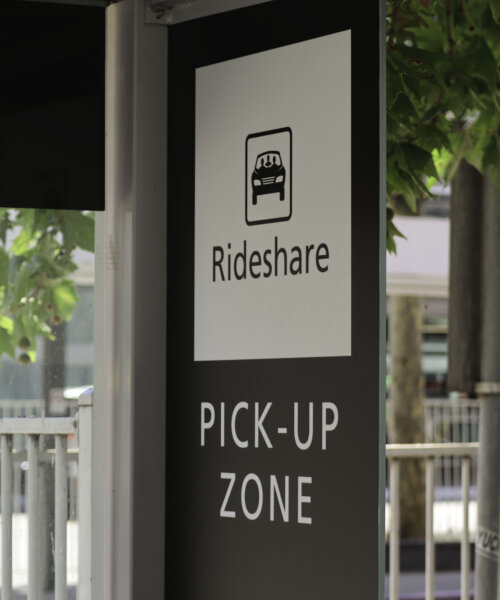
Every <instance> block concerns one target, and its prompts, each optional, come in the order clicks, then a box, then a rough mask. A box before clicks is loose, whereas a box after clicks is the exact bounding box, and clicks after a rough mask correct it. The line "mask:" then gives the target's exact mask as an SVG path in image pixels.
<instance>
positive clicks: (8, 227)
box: [0, 208, 94, 364]
mask: <svg viewBox="0 0 500 600" xmlns="http://www.w3.org/2000/svg"><path fill="white" fill-rule="evenodd" d="M77 247H79V248H82V249H84V250H89V251H93V250H94V218H93V215H92V214H85V213H80V212H76V211H59V210H40V209H36V210H34V209H20V210H12V209H7V208H0V306H1V308H0V355H2V354H4V353H5V354H8V355H9V356H11V357H12V358H17V360H19V362H20V363H21V364H29V363H30V362H32V361H34V360H35V359H36V349H35V339H36V337H37V336H43V337H46V338H49V339H54V335H53V333H52V328H51V325H53V324H54V325H57V324H59V323H61V322H63V321H68V320H69V319H71V315H72V313H73V309H74V307H75V305H76V303H77V302H78V295H77V292H76V287H75V284H74V282H73V281H72V280H71V279H69V278H68V276H69V275H70V274H71V273H72V272H74V271H75V270H76V268H77V266H76V264H75V262H74V261H73V254H74V250H75V249H76V248H77Z"/></svg>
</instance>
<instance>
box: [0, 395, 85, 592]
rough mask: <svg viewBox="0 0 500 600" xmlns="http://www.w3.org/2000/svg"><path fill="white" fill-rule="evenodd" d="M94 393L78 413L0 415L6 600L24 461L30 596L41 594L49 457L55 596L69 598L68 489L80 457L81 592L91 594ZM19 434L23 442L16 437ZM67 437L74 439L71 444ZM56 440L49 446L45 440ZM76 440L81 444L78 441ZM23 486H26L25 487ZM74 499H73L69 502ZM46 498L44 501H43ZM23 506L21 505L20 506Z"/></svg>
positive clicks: (3, 589) (10, 586) (0, 496)
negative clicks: (18, 482)
mask: <svg viewBox="0 0 500 600" xmlns="http://www.w3.org/2000/svg"><path fill="white" fill-rule="evenodd" d="M91 410H92V394H87V395H83V396H82V397H81V398H80V400H79V409H78V413H77V415H76V416H75V417H51V418H44V417H30V418H26V417H18V418H16V417H13V418H10V417H9V418H0V453H1V461H0V468H1V479H0V503H1V524H2V527H1V550H2V558H1V569H2V572H1V593H2V600H12V598H13V581H12V571H13V560H12V559H13V531H12V522H13V516H14V515H13V512H14V509H15V508H16V502H15V500H16V497H15V496H16V493H17V492H19V490H16V485H15V473H19V472H20V468H19V467H20V465H21V464H24V470H25V473H26V488H27V489H26V491H27V494H26V496H27V519H28V551H27V553H28V574H27V591H28V599H29V600H41V598H42V572H41V563H42V559H41V556H42V555H43V552H41V535H42V525H43V520H44V519H46V518H47V514H46V513H43V514H42V511H41V506H43V505H44V502H42V500H46V498H43V497H42V495H43V493H44V492H43V486H42V485H41V483H42V481H43V477H42V469H43V466H44V465H45V464H47V463H50V464H51V465H53V467H54V506H53V507H47V510H50V511H51V512H53V514H54V531H53V556H54V559H53V562H54V599H55V600H67V598H68V587H67V526H68V506H70V505H71V493H70V490H69V489H68V482H69V481H71V480H72V479H73V480H74V477H73V478H71V477H70V471H69V467H70V465H71V463H73V464H74V462H75V461H77V462H78V479H79V485H78V500H77V504H78V520H79V536H78V539H79V541H78V557H79V558H78V563H79V564H78V571H79V573H78V598H79V600H90V544H91V540H90V517H91V468H92V454H91V417H92V413H91ZM15 438H16V439H21V440H22V444H20V448H21V449H19V447H18V448H16V447H14V443H13V441H14V439H15ZM68 438H69V439H71V440H75V442H74V444H75V447H74V448H70V449H68ZM48 439H51V440H53V443H51V444H50V446H51V447H50V448H48V447H47V444H46V441H47V440H48ZM76 440H77V444H76ZM23 491H24V490H23ZM68 500H70V502H68ZM45 504H46V502H45ZM17 508H19V506H17Z"/></svg>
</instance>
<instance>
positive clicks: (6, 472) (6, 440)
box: [1, 435, 13, 600]
mask: <svg viewBox="0 0 500 600" xmlns="http://www.w3.org/2000/svg"><path fill="white" fill-rule="evenodd" d="M1 449H2V491H1V502H2V600H11V599H12V491H13V485H12V436H11V435H2V444H1Z"/></svg>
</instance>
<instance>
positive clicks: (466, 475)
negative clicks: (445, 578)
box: [460, 456, 470, 600]
mask: <svg viewBox="0 0 500 600" xmlns="http://www.w3.org/2000/svg"><path fill="white" fill-rule="evenodd" d="M469 490H470V458H469V457H468V456H463V457H462V509H463V513H462V514H463V523H462V541H461V556H460V589H461V593H460V598H461V600H469V599H470V539H469V499H470V491H469Z"/></svg>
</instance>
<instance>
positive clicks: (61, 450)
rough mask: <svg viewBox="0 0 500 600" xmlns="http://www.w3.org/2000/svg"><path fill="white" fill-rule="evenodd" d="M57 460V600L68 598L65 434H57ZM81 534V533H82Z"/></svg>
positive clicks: (55, 526) (55, 525)
mask: <svg viewBox="0 0 500 600" xmlns="http://www.w3.org/2000/svg"><path fill="white" fill-rule="evenodd" d="M55 440H56V461H55V488H56V489H55V524H54V528H55V560H54V562H55V600H67V598H68V587H67V573H66V571H67V536H66V529H67V521H68V478H67V473H66V448H67V439H66V437H65V436H62V435H57V436H56V438H55ZM80 535H81V534H80Z"/></svg>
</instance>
